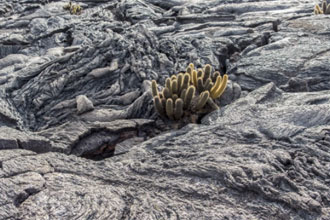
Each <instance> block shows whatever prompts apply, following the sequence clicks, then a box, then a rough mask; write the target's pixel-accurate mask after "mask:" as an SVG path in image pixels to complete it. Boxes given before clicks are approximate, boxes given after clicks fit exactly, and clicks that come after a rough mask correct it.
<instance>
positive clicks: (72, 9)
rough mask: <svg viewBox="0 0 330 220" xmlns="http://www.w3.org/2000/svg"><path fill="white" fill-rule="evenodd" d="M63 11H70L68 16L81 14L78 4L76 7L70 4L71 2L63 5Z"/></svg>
mask: <svg viewBox="0 0 330 220" xmlns="http://www.w3.org/2000/svg"><path fill="white" fill-rule="evenodd" d="M63 9H64V10H68V11H70V14H73V15H80V14H81V13H82V8H81V6H80V5H78V4H76V5H75V4H72V2H71V1H70V2H69V3H68V4H67V5H65V6H64V7H63Z"/></svg>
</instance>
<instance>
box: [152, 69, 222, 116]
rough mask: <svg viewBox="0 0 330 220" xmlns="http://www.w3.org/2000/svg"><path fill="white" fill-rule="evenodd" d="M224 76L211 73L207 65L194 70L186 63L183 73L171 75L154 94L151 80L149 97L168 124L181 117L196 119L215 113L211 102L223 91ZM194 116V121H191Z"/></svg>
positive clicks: (155, 84)
mask: <svg viewBox="0 0 330 220" xmlns="http://www.w3.org/2000/svg"><path fill="white" fill-rule="evenodd" d="M227 81H228V76H227V75H226V74H224V76H223V77H221V76H220V73H219V72H217V71H215V72H214V73H213V74H212V67H211V65H209V64H207V65H205V66H204V68H199V69H195V65H194V64H192V63H190V64H189V65H188V67H187V68H186V72H185V73H179V74H178V75H172V76H171V77H169V78H167V79H166V80H165V87H164V88H163V90H162V92H158V90H157V83H156V81H155V80H153V81H152V83H151V90H152V96H153V98H154V105H155V109H156V110H157V112H158V113H159V114H160V115H162V116H165V117H168V118H169V119H171V120H180V119H181V118H183V117H185V116H189V115H191V116H193V115H195V116H197V117H198V115H199V114H203V113H207V112H210V111H213V110H216V109H219V107H218V106H217V104H216V103H215V102H214V100H213V99H216V98H219V97H220V96H221V95H222V94H223V92H224V91H225V89H226V86H227ZM195 116H194V117H195Z"/></svg>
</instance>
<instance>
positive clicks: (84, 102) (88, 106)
mask: <svg viewBox="0 0 330 220" xmlns="http://www.w3.org/2000/svg"><path fill="white" fill-rule="evenodd" d="M76 102H77V111H78V114H83V113H85V112H88V111H91V110H93V109H94V105H93V102H92V101H91V100H89V99H88V98H87V97H86V96H85V95H79V96H77V99H76Z"/></svg>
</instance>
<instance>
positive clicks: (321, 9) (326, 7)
mask: <svg viewBox="0 0 330 220" xmlns="http://www.w3.org/2000/svg"><path fill="white" fill-rule="evenodd" d="M314 14H330V4H328V2H327V1H326V0H323V2H322V4H321V6H319V5H318V4H317V5H315V7H314Z"/></svg>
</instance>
